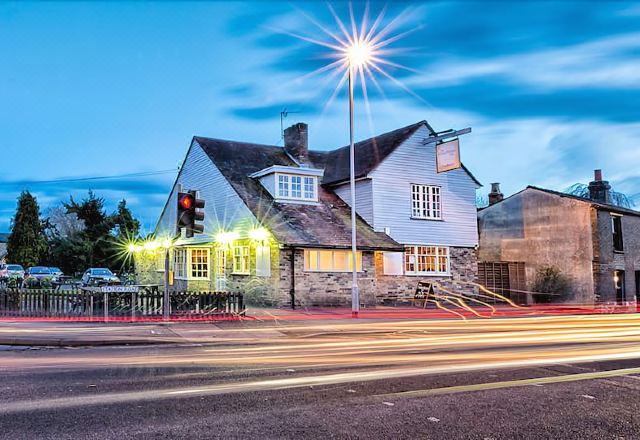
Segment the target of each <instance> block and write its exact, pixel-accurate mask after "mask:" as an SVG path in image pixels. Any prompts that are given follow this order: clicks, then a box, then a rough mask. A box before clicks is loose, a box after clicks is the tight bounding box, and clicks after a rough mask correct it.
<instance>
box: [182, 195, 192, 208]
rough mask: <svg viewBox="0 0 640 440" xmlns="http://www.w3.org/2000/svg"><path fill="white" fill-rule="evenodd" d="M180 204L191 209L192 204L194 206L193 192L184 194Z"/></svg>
mask: <svg viewBox="0 0 640 440" xmlns="http://www.w3.org/2000/svg"><path fill="white" fill-rule="evenodd" d="M180 206H181V207H182V209H191V206H193V197H192V196H191V194H185V195H183V196H182V198H181V199H180Z"/></svg>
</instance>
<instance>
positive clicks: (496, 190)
mask: <svg viewBox="0 0 640 440" xmlns="http://www.w3.org/2000/svg"><path fill="white" fill-rule="evenodd" d="M502 199H504V194H502V193H501V192H500V184H499V183H492V184H491V192H490V193H489V206H491V205H495V204H496V203H498V202H501V201H502Z"/></svg>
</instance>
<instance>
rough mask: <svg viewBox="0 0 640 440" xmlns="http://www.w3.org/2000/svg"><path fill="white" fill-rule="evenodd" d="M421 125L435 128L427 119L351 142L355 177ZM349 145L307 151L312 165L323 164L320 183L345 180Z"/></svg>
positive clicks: (388, 153) (348, 170) (366, 173)
mask: <svg viewBox="0 0 640 440" xmlns="http://www.w3.org/2000/svg"><path fill="white" fill-rule="evenodd" d="M423 126H424V127H427V129H428V130H429V133H430V134H435V131H434V130H433V128H431V126H430V125H429V123H428V122H427V121H420V122H416V123H415V124H411V125H407V126H406V127H402V128H398V129H397V130H393V131H390V132H388V133H383V134H380V135H378V136H374V137H372V138H369V139H365V140H363V141H360V142H357V143H355V144H354V149H355V164H354V165H355V178H356V179H359V178H361V177H366V176H367V175H368V174H369V173H370V172H371V171H373V170H374V169H376V168H377V167H378V165H380V163H381V162H382V161H383V160H385V159H386V158H387V156H389V155H390V154H391V153H393V152H394V151H395V149H396V148H398V147H399V146H400V145H401V144H402V143H403V142H404V141H406V140H407V139H408V138H409V137H411V136H412V135H413V134H414V133H415V132H416V131H417V130H418V129H419V128H420V127H423ZM349 147H350V146H349V145H347V146H345V147H342V148H338V149H337V150H333V151H329V152H322V151H309V158H310V160H311V162H312V163H314V164H315V165H316V166H322V167H324V178H323V179H322V183H323V185H335V184H339V183H342V182H346V181H347V180H349V178H350V163H349ZM462 168H463V169H464V171H465V172H466V173H467V174H468V175H469V177H471V179H473V181H474V182H475V183H476V184H478V186H482V184H481V183H480V182H479V181H478V179H476V178H475V176H474V175H473V174H471V172H470V171H469V170H468V169H467V167H465V166H464V165H462Z"/></svg>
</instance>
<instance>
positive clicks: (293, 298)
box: [289, 247, 296, 310]
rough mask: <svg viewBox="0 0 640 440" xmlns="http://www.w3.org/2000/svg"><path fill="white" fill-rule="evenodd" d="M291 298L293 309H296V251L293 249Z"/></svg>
mask: <svg viewBox="0 0 640 440" xmlns="http://www.w3.org/2000/svg"><path fill="white" fill-rule="evenodd" d="M289 296H290V297H291V309H292V310H295V309H296V249H295V248H293V247H292V248H291V286H290V287H289Z"/></svg>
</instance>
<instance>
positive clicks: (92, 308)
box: [0, 288, 244, 321]
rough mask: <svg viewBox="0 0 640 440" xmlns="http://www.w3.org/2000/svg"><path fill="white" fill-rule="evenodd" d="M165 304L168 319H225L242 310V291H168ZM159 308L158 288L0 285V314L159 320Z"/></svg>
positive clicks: (1, 315) (90, 318)
mask: <svg viewBox="0 0 640 440" xmlns="http://www.w3.org/2000/svg"><path fill="white" fill-rule="evenodd" d="M132 290H133V289H132ZM169 304H170V319H172V320H201V319H211V320H213V319H229V318H237V317H239V316H242V315H243V314H244V299H243V295H242V294H241V293H238V292H171V293H170V294H169ZM162 311H163V292H162V291H160V290H139V291H131V292H103V291H100V289H93V290H91V289H70V290H54V289H23V288H20V289H16V288H0V317H1V318H50V319H76V320H91V321H93V320H98V321H108V320H131V321H136V320H160V319H162Z"/></svg>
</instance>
